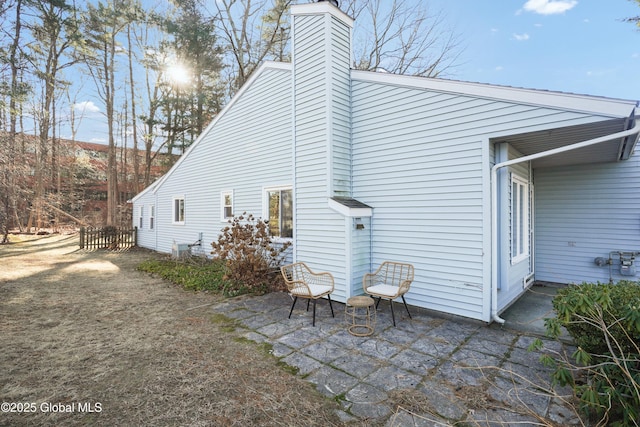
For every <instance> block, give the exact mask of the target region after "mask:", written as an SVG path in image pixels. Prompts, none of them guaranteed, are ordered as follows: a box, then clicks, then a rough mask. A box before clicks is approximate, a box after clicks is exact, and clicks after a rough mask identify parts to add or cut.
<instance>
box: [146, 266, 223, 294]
mask: <svg viewBox="0 0 640 427" xmlns="http://www.w3.org/2000/svg"><path fill="white" fill-rule="evenodd" d="M137 268H138V270H140V271H145V272H147V273H152V274H157V275H158V276H160V277H162V278H163V279H166V280H169V281H171V282H173V283H175V284H177V285H180V286H182V287H184V288H185V289H187V290H193V291H214V292H219V291H223V290H224V285H225V282H224V279H223V276H224V265H223V263H222V262H220V261H211V260H206V259H205V260H201V259H200V260H197V261H190V260H186V261H184V260H182V261H173V260H169V259H165V260H148V261H144V262H142V263H141V264H140V265H138V267H137Z"/></svg>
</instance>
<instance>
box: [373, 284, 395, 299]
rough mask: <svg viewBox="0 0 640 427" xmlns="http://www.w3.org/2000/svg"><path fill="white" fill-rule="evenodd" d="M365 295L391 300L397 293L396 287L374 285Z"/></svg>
mask: <svg viewBox="0 0 640 427" xmlns="http://www.w3.org/2000/svg"><path fill="white" fill-rule="evenodd" d="M367 293H371V294H375V295H382V296H387V297H389V298H391V297H392V296H395V295H396V294H397V293H398V286H391V285H375V286H369V287H368V288H367Z"/></svg>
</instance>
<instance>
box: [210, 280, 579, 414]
mask: <svg viewBox="0 0 640 427" xmlns="http://www.w3.org/2000/svg"><path fill="white" fill-rule="evenodd" d="M527 297H528V295H526V296H525V297H523V300H521V302H520V304H521V305H522V306H525V307H529V310H530V312H529V316H538V315H543V314H544V313H545V312H546V311H548V309H550V299H549V298H546V299H544V298H540V295H539V292H538V293H534V294H533V296H532V297H531V298H533V299H532V301H534V302H535V304H537V307H536V309H535V310H534V309H532V308H531V307H533V303H527V300H526V298H527ZM291 302H292V300H291V297H290V296H289V295H288V294H286V293H272V294H268V295H265V296H259V297H241V298H235V299H231V300H228V301H225V302H224V303H221V304H219V305H216V306H214V307H213V311H214V312H216V313H218V314H223V315H225V316H226V317H228V318H232V319H235V321H236V322H237V324H238V326H240V327H242V328H243V330H244V331H245V332H243V333H242V334H243V336H244V337H245V338H247V339H250V340H253V341H255V342H258V343H266V344H269V345H270V346H271V348H272V353H273V355H274V356H275V357H277V358H279V359H280V360H281V361H282V362H283V363H285V364H287V365H289V366H291V367H293V368H295V369H296V370H297V373H298V375H300V376H302V377H303V378H305V379H306V380H307V381H309V382H310V383H312V384H314V385H315V387H316V388H317V389H318V390H319V391H320V392H321V393H323V394H325V395H327V396H328V397H330V398H333V399H336V400H337V401H338V402H340V404H341V406H342V411H341V412H340V414H339V415H340V417H341V419H342V420H343V421H344V422H345V423H349V422H356V423H362V422H363V421H364V422H365V424H367V425H384V426H414V425H415V426H435V425H438V426H443V425H445V426H446V425H453V424H454V423H456V422H458V423H459V422H466V423H468V424H469V425H481V426H489V425H527V424H528V423H531V424H533V423H536V424H538V425H541V424H540V423H541V422H542V421H541V420H546V421H548V422H553V423H557V424H559V425H567V426H568V425H579V424H580V423H579V421H578V419H577V417H576V415H575V414H574V413H573V411H572V410H571V409H570V407H569V406H567V405H566V404H564V403H563V401H562V398H561V397H565V398H568V397H569V395H570V392H569V390H568V389H556V390H555V391H554V392H546V391H545V390H547V391H548V390H552V387H551V385H550V378H549V377H550V371H549V369H548V368H545V367H544V366H543V365H542V364H541V363H540V362H539V357H540V353H539V352H529V351H527V347H528V346H529V345H530V344H531V342H532V341H533V340H534V339H535V338H536V337H539V338H543V337H542V331H541V330H539V329H540V328H539V325H540V323H539V322H538V323H536V321H537V320H540V319H535V318H532V319H531V321H527V320H526V319H525V318H524V317H523V314H522V309H519V308H517V306H516V305H514V306H513V307H512V308H511V309H510V310H518V311H519V312H520V313H519V317H518V319H517V320H511V321H510V320H507V325H506V326H504V327H503V326H500V325H497V324H492V325H490V326H487V325H485V324H484V323H481V322H475V321H468V320H466V319H463V318H460V317H455V316H443V315H441V314H439V313H433V312H429V311H427V310H424V309H420V308H418V307H413V306H410V307H409V308H410V310H411V314H412V317H413V318H411V319H410V318H409V317H408V316H407V312H406V311H405V308H404V307H403V306H402V304H397V303H395V304H396V305H395V314H396V322H397V327H395V328H394V327H393V325H392V319H391V311H390V308H389V303H388V301H382V302H381V304H380V306H379V309H378V313H377V323H376V326H375V331H374V333H373V335H371V336H369V337H356V336H353V335H351V334H349V332H348V331H347V324H346V322H345V311H344V310H345V306H344V304H341V303H337V302H333V307H334V311H335V318H332V317H331V311H330V309H329V304H328V302H327V301H326V300H321V301H319V302H318V305H317V314H316V316H317V318H316V326H315V327H313V326H312V325H311V323H312V308H310V310H309V312H307V311H306V310H305V309H306V304H305V303H304V302H300V301H299V302H298V304H297V305H296V307H295V309H294V310H293V314H292V316H291V319H288V318H287V316H288V315H289V309H290V307H291ZM509 316H510V312H509V311H507V312H506V313H504V317H505V318H507V319H509ZM518 324H521V325H525V326H527V327H526V328H525V327H521V328H518ZM536 325H537V326H536ZM513 327H516V328H518V329H513ZM527 328H528V329H527ZM543 341H544V342H545V347H546V348H548V349H552V350H555V351H572V350H571V348H567V347H570V346H568V345H567V344H563V343H560V342H556V341H550V340H545V339H544V338H543Z"/></svg>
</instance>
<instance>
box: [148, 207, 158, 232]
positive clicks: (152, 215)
mask: <svg viewBox="0 0 640 427" xmlns="http://www.w3.org/2000/svg"><path fill="white" fill-rule="evenodd" d="M155 220H156V207H155V206H154V205H151V206H149V230H153V227H154V225H155V224H154V223H155V222H156V221H155Z"/></svg>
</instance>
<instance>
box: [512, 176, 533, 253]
mask: <svg viewBox="0 0 640 427" xmlns="http://www.w3.org/2000/svg"><path fill="white" fill-rule="evenodd" d="M528 257H529V183H528V182H527V181H526V180H525V179H524V178H521V177H519V176H517V175H511V264H516V263H518V262H520V261H522V260H524V259H526V258H528Z"/></svg>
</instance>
